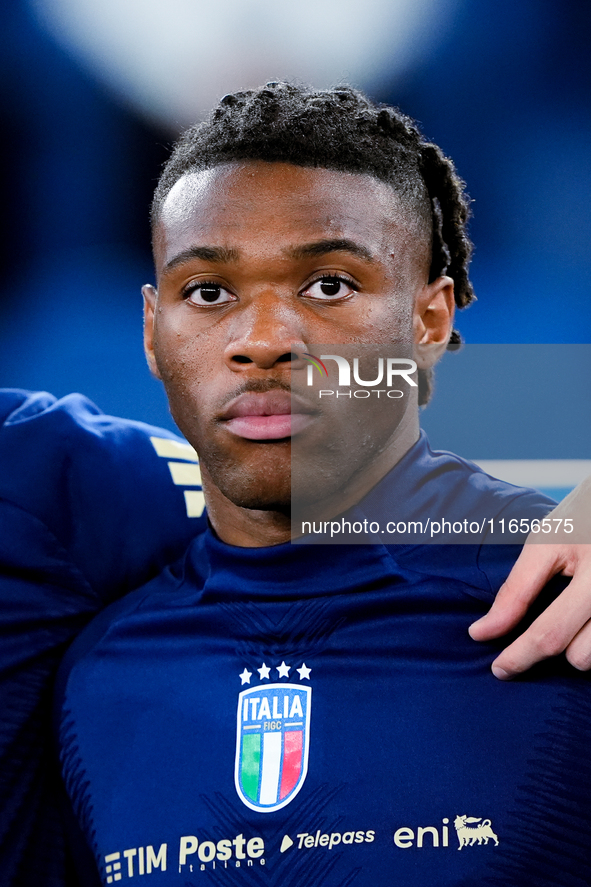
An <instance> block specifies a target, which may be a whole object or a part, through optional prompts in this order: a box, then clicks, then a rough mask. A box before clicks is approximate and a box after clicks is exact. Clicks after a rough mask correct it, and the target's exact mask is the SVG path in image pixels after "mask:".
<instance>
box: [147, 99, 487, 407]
mask: <svg viewBox="0 0 591 887" xmlns="http://www.w3.org/2000/svg"><path fill="white" fill-rule="evenodd" d="M236 160H265V161H269V162H281V163H292V164H294V165H296V166H304V167H306V166H308V167H320V168H324V169H333V170H338V171H341V172H352V173H368V174H369V175H372V176H374V177H375V178H376V179H379V180H380V181H383V182H386V183H387V184H389V185H391V186H392V188H393V189H394V190H395V191H396V193H397V194H398V195H399V197H400V199H401V200H402V202H403V204H404V205H405V206H406V207H407V208H408V209H409V210H411V211H412V212H414V214H415V216H416V217H417V219H418V220H419V222H422V224H423V225H424V226H426V227H427V233H431V243H432V247H431V269H430V280H435V279H436V278H437V277H439V276H440V275H442V274H449V276H450V277H452V278H453V280H454V283H455V300H456V305H457V306H458V308H465V307H466V306H467V305H469V304H470V302H472V301H473V300H474V298H475V296H474V292H473V290H472V284H471V283H470V280H469V278H468V264H469V261H470V256H471V252H472V243H471V241H470V238H469V237H468V233H467V222H468V218H469V216H470V201H469V198H468V196H467V194H466V192H465V185H464V182H463V181H462V179H460V177H459V176H458V174H457V172H456V170H455V167H454V164H453V162H452V161H451V160H450V159H449V158H448V157H446V156H445V154H444V153H443V152H442V151H441V149H440V148H439V147H438V146H437V145H435V144H433V143H432V142H428V141H426V139H425V138H424V137H423V136H422V134H421V132H420V131H419V129H418V126H417V124H416V123H415V122H414V121H413V120H411V118H410V117H407V116H406V115H405V114H403V113H402V112H401V111H399V110H398V109H397V108H392V107H388V106H379V105H375V104H373V103H372V102H371V101H370V100H369V99H368V98H366V97H365V96H364V95H363V94H362V93H360V92H358V91H357V90H355V89H352V88H351V87H348V86H337V87H335V88H334V89H328V90H314V89H312V88H310V87H303V86H298V85H294V84H292V83H284V82H271V83H267V84H266V85H265V86H263V87H261V88H260V89H251V90H245V91H244V92H237V93H234V94H233V95H226V96H224V98H223V99H222V100H221V101H220V103H219V105H218V106H217V108H214V110H213V111H212V112H211V114H210V115H209V118H208V119H207V120H205V121H204V122H203V123H199V124H196V125H195V126H192V127H190V128H189V129H188V130H186V132H185V133H183V135H181V137H180V138H179V140H178V141H177V143H176V144H175V146H174V149H173V151H172V154H171V156H170V159H169V160H168V162H167V163H166V165H165V167H164V170H163V172H162V175H161V177H160V180H159V182H158V185H157V187H156V191H155V193H154V199H153V202H152V226H153V227H154V226H155V224H156V223H157V221H158V218H159V216H160V211H161V208H162V204H163V203H164V200H165V199H166V196H167V194H168V192H169V191H170V189H171V188H172V186H173V185H174V184H175V182H177V181H178V179H180V178H181V177H182V176H183V175H185V174H187V173H190V172H195V171H198V170H202V169H209V168H211V167H213V166H217V165H219V164H221V163H228V162H231V161H236ZM429 228H430V232H429V230H428V229H429ZM460 342H461V339H460V336H459V333H458V332H457V331H456V330H453V332H452V334H451V337H450V343H449V344H450V345H451V346H454V345H456V346H457V345H459V343H460ZM430 388H431V373H430V372H425V371H421V372H420V390H419V401H420V403H421V404H425V403H427V401H428V399H429V394H430Z"/></svg>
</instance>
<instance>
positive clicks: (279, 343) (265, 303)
mask: <svg viewBox="0 0 591 887" xmlns="http://www.w3.org/2000/svg"><path fill="white" fill-rule="evenodd" d="M231 333H232V339H231V341H230V342H229V344H228V346H227V347H226V352H225V360H226V363H227V365H228V366H229V367H230V369H232V370H233V371H235V372H236V371H239V370H241V369H242V368H246V367H248V366H251V368H252V365H253V364H254V366H256V367H257V368H259V369H271V368H273V367H274V366H276V365H277V364H282V363H289V362H293V361H296V360H298V358H299V354H300V353H301V352H302V351H305V350H306V346H305V342H304V329H303V322H302V318H301V315H300V312H299V311H298V310H297V306H293V305H290V304H287V303H286V301H284V300H282V299H281V298H279V297H278V296H276V295H274V294H266V295H260V296H259V297H257V298H254V299H253V300H252V302H251V304H250V305H248V306H246V307H245V308H244V309H243V310H241V311H239V312H237V313H236V316H235V323H234V324H233V328H232V330H231Z"/></svg>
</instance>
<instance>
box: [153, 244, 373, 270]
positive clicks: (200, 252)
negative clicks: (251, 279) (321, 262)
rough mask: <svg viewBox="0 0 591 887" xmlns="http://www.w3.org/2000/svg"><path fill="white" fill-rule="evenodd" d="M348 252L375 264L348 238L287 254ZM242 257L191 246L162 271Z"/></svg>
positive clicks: (223, 249)
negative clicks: (198, 262)
mask: <svg viewBox="0 0 591 887" xmlns="http://www.w3.org/2000/svg"><path fill="white" fill-rule="evenodd" d="M336 252H347V253H351V254H352V255H354V256H358V257H359V258H360V259H364V260H365V261H366V262H373V260H374V257H373V255H372V254H371V252H370V251H369V250H368V249H367V248H366V247H365V246H361V244H359V243H356V242H355V241H354V240H349V239H347V238H335V239H326V240H316V241H314V242H313V243H304V244H302V245H301V246H294V247H292V248H290V249H288V250H285V253H286V254H287V255H288V256H289V257H290V258H293V259H307V258H313V257H315V256H324V255H327V254H328V253H336ZM239 257H240V253H239V251H238V250H237V249H233V248H231V247H224V246H190V247H189V248H188V249H185V250H183V251H182V252H180V253H178V254H177V255H176V256H173V257H172V259H170V260H169V261H168V262H167V263H166V264H165V266H164V268H163V269H162V273H163V274H166V273H167V272H168V271H172V270H173V269H174V268H177V267H178V266H179V265H184V264H186V263H188V262H191V261H192V260H193V259H201V260H202V261H204V262H217V263H219V264H224V263H228V262H236V261H237V260H238V259H239Z"/></svg>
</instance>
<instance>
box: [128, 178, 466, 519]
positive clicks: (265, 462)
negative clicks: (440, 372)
mask: <svg viewBox="0 0 591 887" xmlns="http://www.w3.org/2000/svg"><path fill="white" fill-rule="evenodd" d="M429 259H430V255H429V243H428V242H427V238H426V236H425V234H424V232H421V229H420V226H419V223H418V222H415V221H414V220H413V219H412V217H411V216H410V214H409V213H408V211H405V210H404V209H403V208H402V206H401V204H400V201H399V199H398V197H397V195H396V194H395V192H394V191H393V190H392V188H390V187H389V186H388V185H386V184H384V183H382V182H380V181H378V180H376V179H374V178H373V177H372V176H369V175H362V174H358V175H357V174H349V173H341V172H335V171H331V170H326V169H308V168H302V167H297V166H292V165H290V164H282V163H264V162H243V163H230V164H225V165H223V166H217V167H215V168H213V169H210V170H206V171H204V172H201V173H195V174H191V175H188V176H184V177H183V178H182V179H180V180H179V181H178V182H177V183H176V185H175V186H174V187H173V189H172V190H171V192H170V193H169V195H168V197H167V198H166V201H165V203H164V206H163V208H162V213H161V217H160V221H159V224H158V226H157V229H156V236H155V261H156V271H157V280H158V284H157V287H158V289H157V292H156V291H155V290H154V289H153V288H152V287H145V288H144V295H145V297H146V351H147V354H148V360H149V362H150V365H151V368H152V370H153V371H154V372H155V373H156V374H157V375H159V376H160V377H161V378H162V379H163V381H164V384H165V386H166V391H167V394H168V398H169V401H170V407H171V411H172V414H173V416H174V418H175V421H176V422H177V424H178V426H179V428H180V429H181V431H182V432H183V433H184V435H185V436H186V437H187V439H188V440H189V441H190V442H191V443H192V444H193V445H194V446H195V448H196V449H197V451H198V453H199V456H200V461H201V465H202V471H203V472H204V485H205V486H206V491H207V486H208V485H210V484H213V485H214V486H215V487H216V488H217V489H218V490H220V491H221V492H222V494H223V495H224V496H225V497H226V498H227V499H229V500H230V501H231V502H233V503H234V504H235V505H238V506H239V507H242V508H250V509H262V510H265V509H281V508H286V507H288V505H289V500H290V435H291V434H306V435H309V436H310V435H311V436H312V437H313V435H314V433H315V425H316V424H318V422H320V421H321V419H320V417H319V414H318V410H317V406H318V404H317V402H316V403H312V401H311V400H307V399H306V398H305V397H304V398H301V399H298V398H295V399H294V401H293V402H291V400H290V382H291V372H292V370H297V369H300V370H301V371H302V376H303V374H304V369H305V366H306V364H305V362H304V361H303V360H302V359H301V358H299V359H298V358H297V355H298V354H300V355H301V353H302V352H306V351H310V349H311V348H313V347H314V345H315V344H324V343H335V344H336V343H341V344H353V343H377V344H380V343H388V344H391V343H395V344H400V345H401V346H407V347H408V346H410V345H412V343H413V341H414V342H425V343H431V342H434V341H442V342H445V341H447V337H448V336H449V329H450V323H451V313H452V305H453V285H452V282H451V281H450V280H449V278H440V279H439V280H438V281H435V283H431V284H428V283H427V280H428V269H429ZM302 390H303V389H302ZM290 406H291V409H290ZM290 413H291V415H290ZM341 421H342V422H344V423H345V425H346V422H347V417H346V411H345V413H344V414H343V419H342V420H341ZM394 426H395V427H391V426H390V427H388V428H387V429H385V431H384V435H385V437H384V440H381V441H376V442H375V445H376V447H378V448H381V449H383V448H384V447H388V446H389V445H390V443H391V442H392V444H394V442H395V440H396V438H397V437H399V436H400V435H403V434H405V433H406V434H407V436H408V434H409V429H411V430H410V434H411V435H412V434H415V435H416V402H415V403H414V404H413V405H412V408H410V409H406V410H405V411H404V410H403V411H400V410H399V414H398V415H397V417H396V420H395V423H394ZM412 429H415V430H414V431H413V430H412ZM378 436H379V435H378ZM390 438H391V441H390ZM411 442H412V441H411ZM333 443H334V442H333ZM351 449H352V448H351V447H350V446H349V447H347V443H346V434H344V435H343V442H342V452H339V454H338V457H337V459H336V460H335V458H334V453H333V454H332V456H331V464H333V465H335V464H338V466H339V469H338V473H339V480H342V477H343V475H347V473H348V474H353V473H354V472H355V470H356V468H357V466H358V462H359V457H360V454H359V453H355V452H350V450H351ZM353 449H354V448H353ZM362 455H363V458H365V459H366V458H367V453H364V454H362ZM310 470H311V481H310V483H311V486H312V488H313V489H314V490H316V491H317V492H318V495H319V497H320V498H322V496H323V495H328V494H329V493H330V492H331V490H332V487H331V484H333V485H334V483H335V478H334V477H333V478H331V477H330V476H327V472H326V471H323V468H322V465H320V466H317V468H316V469H315V468H314V466H311V469H310ZM315 471H316V474H315ZM328 474H330V472H328ZM333 474H334V472H333Z"/></svg>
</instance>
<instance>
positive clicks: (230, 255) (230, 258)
mask: <svg viewBox="0 0 591 887" xmlns="http://www.w3.org/2000/svg"><path fill="white" fill-rule="evenodd" d="M238 255H239V254H238V250H236V249H231V248H228V247H225V246H190V247H189V249H184V250H183V251H182V252H181V253H178V254H177V255H176V256H173V257H172V259H170V260H169V261H168V262H167V263H166V264H165V266H164V268H163V269H162V273H163V274H166V272H167V271H172V270H173V268H176V267H178V266H179V265H184V264H186V263H187V262H190V261H192V260H193V259H202V260H203V261H204V262H219V263H223V262H235V261H236V260H237V259H238Z"/></svg>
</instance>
